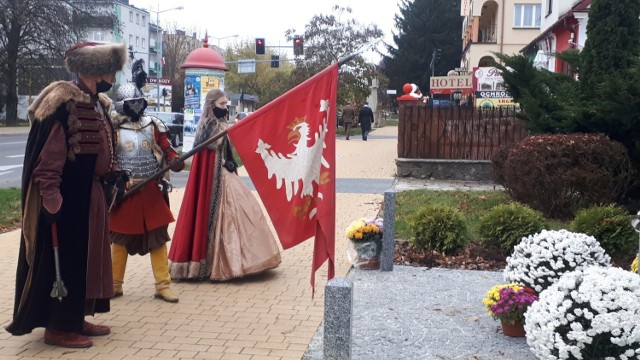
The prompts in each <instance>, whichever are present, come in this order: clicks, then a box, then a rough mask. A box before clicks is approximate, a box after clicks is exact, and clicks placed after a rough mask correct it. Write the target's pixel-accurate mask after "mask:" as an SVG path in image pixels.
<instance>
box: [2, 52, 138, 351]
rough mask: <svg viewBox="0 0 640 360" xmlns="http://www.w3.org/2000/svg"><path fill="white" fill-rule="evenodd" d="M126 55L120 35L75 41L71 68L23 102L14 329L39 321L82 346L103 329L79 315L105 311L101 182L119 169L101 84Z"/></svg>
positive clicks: (107, 283)
mask: <svg viewBox="0 0 640 360" xmlns="http://www.w3.org/2000/svg"><path fill="white" fill-rule="evenodd" d="M126 62H127V51H126V47H125V45H124V44H98V43H91V42H86V43H81V44H77V45H75V46H73V47H71V48H70V49H69V50H67V52H66V53H65V57H64V65H65V67H66V69H67V70H68V71H69V72H70V73H72V74H75V75H77V78H76V79H75V80H73V81H56V82H53V83H51V84H50V85H48V86H47V87H46V88H45V89H44V90H42V92H41V93H40V94H39V95H38V97H37V98H36V100H35V101H34V102H33V104H31V106H29V121H30V123H31V129H30V131H29V137H28V138H27V144H26V149H25V157H24V167H23V173H22V233H21V236H20V252H19V257H18V262H17V264H18V266H17V272H16V292H15V307H14V311H13V319H12V321H11V323H10V324H8V326H7V327H6V329H7V331H9V332H10V333H11V334H13V335H23V334H28V333H31V331H32V330H33V329H34V328H38V327H44V328H45V331H44V342H45V343H46V344H50V345H56V346H62V347H70V348H84V347H90V346H92V345H93V343H92V341H91V339H90V337H92V336H101V335H107V334H109V333H110V328H109V327H107V326H104V325H97V324H92V323H90V322H87V321H86V320H85V316H87V315H89V316H92V315H95V314H96V313H105V312H108V311H109V310H110V303H109V301H110V298H111V297H112V295H113V280H112V279H111V256H110V252H109V228H108V215H109V213H108V203H109V202H110V200H111V199H112V197H111V196H108V195H109V194H105V191H104V187H103V185H104V182H107V183H109V184H111V185H116V187H117V186H118V185H119V184H116V182H117V181H116V179H120V180H122V182H125V181H126V177H125V176H121V175H118V174H119V170H120V169H119V168H118V167H117V164H116V162H115V159H114V154H113V149H114V146H115V143H114V142H113V135H114V131H113V127H112V126H111V122H110V121H109V112H108V111H109V108H110V106H111V100H110V99H109V97H108V96H107V95H105V94H104V92H106V91H109V89H110V88H111V85H112V84H113V83H114V82H115V79H116V73H117V72H118V71H120V70H122V67H123V66H124V64H126ZM106 195H107V196H106ZM52 285H53V290H52Z"/></svg>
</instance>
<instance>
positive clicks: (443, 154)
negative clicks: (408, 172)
mask: <svg viewBox="0 0 640 360" xmlns="http://www.w3.org/2000/svg"><path fill="white" fill-rule="evenodd" d="M519 111H520V110H519V109H518V108H514V107H508V108H507V107H501V108H493V109H476V108H466V107H458V106H450V107H431V106H427V105H426V104H424V103H422V102H421V101H400V112H399V124H398V157H399V158H407V159H452V160H491V157H492V156H493V155H494V154H495V153H496V152H497V151H498V150H499V148H500V146H501V145H503V144H507V143H511V142H517V141H520V140H522V139H524V138H526V137H527V136H528V132H527V130H526V129H525V125H524V121H522V120H520V119H518V118H517V117H516V114H517V113H518V112H519Z"/></svg>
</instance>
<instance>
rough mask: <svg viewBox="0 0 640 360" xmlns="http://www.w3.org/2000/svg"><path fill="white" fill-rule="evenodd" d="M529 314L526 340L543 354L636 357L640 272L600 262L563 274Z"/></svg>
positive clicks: (544, 356)
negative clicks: (600, 263)
mask: <svg viewBox="0 0 640 360" xmlns="http://www.w3.org/2000/svg"><path fill="white" fill-rule="evenodd" d="M584 299H587V301H584ZM525 319H526V321H525V331H526V333H527V343H528V344H529V346H530V348H531V351H532V352H533V353H534V354H535V355H536V356H537V357H538V358H539V359H612V360H623V359H635V358H637V356H638V354H640V352H639V351H638V350H639V349H640V277H639V276H638V275H637V274H634V273H632V272H629V271H625V270H622V269H620V268H612V267H602V266H591V267H588V268H586V269H582V270H578V271H572V272H568V273H565V274H564V275H562V276H561V277H560V279H559V280H558V281H557V282H556V283H555V284H553V285H551V286H550V287H549V288H547V289H546V290H544V291H543V292H542V293H541V294H540V298H539V300H538V301H536V302H534V303H533V304H532V305H531V306H530V307H529V309H528V310H527V312H526V313H525Z"/></svg>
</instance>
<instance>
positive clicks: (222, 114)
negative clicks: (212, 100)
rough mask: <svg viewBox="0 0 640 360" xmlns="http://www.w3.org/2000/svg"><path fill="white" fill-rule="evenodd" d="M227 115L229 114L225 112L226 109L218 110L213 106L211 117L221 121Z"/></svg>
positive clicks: (227, 111)
mask: <svg viewBox="0 0 640 360" xmlns="http://www.w3.org/2000/svg"><path fill="white" fill-rule="evenodd" d="M227 113H229V110H227V108H224V109H221V108H219V107H217V106H215V107H214V108H213V115H214V116H215V117H217V118H218V119H222V118H224V117H226V116H227Z"/></svg>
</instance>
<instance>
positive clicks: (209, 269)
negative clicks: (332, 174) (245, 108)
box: [169, 89, 281, 280]
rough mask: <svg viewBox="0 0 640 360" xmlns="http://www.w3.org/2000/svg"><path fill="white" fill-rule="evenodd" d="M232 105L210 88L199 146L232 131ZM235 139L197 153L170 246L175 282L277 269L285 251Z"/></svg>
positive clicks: (212, 278) (201, 121)
mask: <svg viewBox="0 0 640 360" xmlns="http://www.w3.org/2000/svg"><path fill="white" fill-rule="evenodd" d="M227 103H228V99H227V97H226V96H225V93H224V92H223V91H222V90H220V89H214V90H211V91H209V93H208V94H207V96H206V98H205V105H204V110H203V112H202V118H201V119H200V121H199V123H198V126H197V129H196V137H195V141H194V147H195V146H198V145H199V144H201V143H203V142H204V141H206V140H207V139H209V138H211V137H212V136H215V135H216V134H218V133H220V132H222V131H224V130H226V128H227V127H228V125H227V117H228V112H227ZM236 167H237V164H236V162H235V161H234V159H233V152H232V150H231V144H230V143H229V139H228V138H227V137H226V136H224V137H222V138H220V139H218V140H216V141H214V142H213V143H211V144H209V145H207V147H206V149H205V150H202V151H200V152H198V153H196V154H195V155H194V157H193V160H192V162H191V170H190V172H189V179H188V181H187V186H186V189H185V194H184V198H183V201H182V206H181V208H180V213H179V214H178V220H177V222H176V229H175V232H174V235H173V240H172V242H171V249H170V250H169V260H170V262H171V264H170V270H169V271H170V274H171V277H172V279H174V280H186V279H191V280H207V279H208V280H229V279H232V278H237V277H242V276H246V275H251V274H256V273H259V272H262V271H265V270H268V269H272V268H275V267H277V266H278V265H279V264H280V262H281V259H280V249H279V247H278V244H277V242H276V240H275V238H274V237H273V234H272V232H271V229H270V228H269V225H268V223H267V221H266V218H265V216H264V214H263V213H262V208H261V207H260V204H259V203H258V201H257V200H256V198H255V196H254V195H253V193H251V191H250V190H249V189H248V188H247V187H246V186H245V185H244V184H243V183H242V180H241V179H240V177H239V176H238V174H237V171H236Z"/></svg>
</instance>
